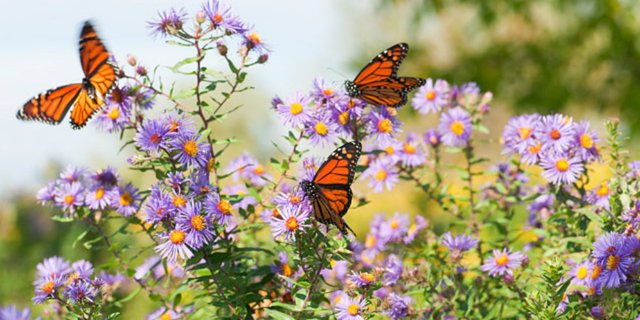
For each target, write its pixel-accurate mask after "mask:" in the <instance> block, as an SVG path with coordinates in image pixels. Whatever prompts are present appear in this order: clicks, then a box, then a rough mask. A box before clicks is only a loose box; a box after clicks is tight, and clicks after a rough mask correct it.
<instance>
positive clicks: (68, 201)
mask: <svg viewBox="0 0 640 320" xmlns="http://www.w3.org/2000/svg"><path fill="white" fill-rule="evenodd" d="M75 199H76V198H75V197H74V196H73V195H72V194H68V195H66V196H64V203H66V204H67V205H70V204H72V203H73V201H74V200H75Z"/></svg>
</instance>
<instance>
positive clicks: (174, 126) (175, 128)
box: [169, 120, 180, 132]
mask: <svg viewBox="0 0 640 320" xmlns="http://www.w3.org/2000/svg"><path fill="white" fill-rule="evenodd" d="M179 126H180V123H178V121H175V120H172V121H171V126H169V131H171V132H176V131H178V127H179Z"/></svg>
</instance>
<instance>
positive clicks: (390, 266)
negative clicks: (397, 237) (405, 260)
mask: <svg viewBox="0 0 640 320" xmlns="http://www.w3.org/2000/svg"><path fill="white" fill-rule="evenodd" d="M403 270H404V268H403V267H402V260H401V259H400V258H398V256H396V255H395V254H390V255H389V257H387V260H386V261H385V263H384V274H383V276H382V284H383V285H385V286H392V285H394V284H396V282H398V280H400V278H401V277H402V271H403Z"/></svg>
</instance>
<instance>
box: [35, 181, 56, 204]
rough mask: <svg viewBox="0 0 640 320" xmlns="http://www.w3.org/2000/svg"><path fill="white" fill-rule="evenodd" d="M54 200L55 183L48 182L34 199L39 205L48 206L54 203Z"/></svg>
mask: <svg viewBox="0 0 640 320" xmlns="http://www.w3.org/2000/svg"><path fill="white" fill-rule="evenodd" d="M55 198H56V183H55V182H49V184H47V186H46V187H44V188H42V189H40V190H38V193H37V194H36V199H38V203H40V204H41V205H43V206H44V205H48V204H51V203H53V202H54V200H55Z"/></svg>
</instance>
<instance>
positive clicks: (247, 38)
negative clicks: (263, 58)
mask: <svg viewBox="0 0 640 320" xmlns="http://www.w3.org/2000/svg"><path fill="white" fill-rule="evenodd" d="M242 36H243V37H244V43H243V44H244V46H245V47H246V48H247V50H248V51H253V52H258V53H259V54H262V53H265V52H267V51H268V49H267V46H266V44H265V43H264V42H262V39H261V38H260V35H259V34H258V33H257V32H256V31H255V30H251V31H245V32H244V33H243V34H242Z"/></svg>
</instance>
